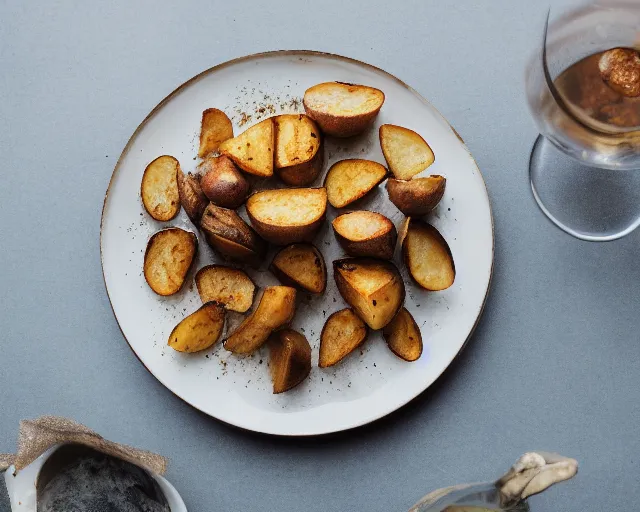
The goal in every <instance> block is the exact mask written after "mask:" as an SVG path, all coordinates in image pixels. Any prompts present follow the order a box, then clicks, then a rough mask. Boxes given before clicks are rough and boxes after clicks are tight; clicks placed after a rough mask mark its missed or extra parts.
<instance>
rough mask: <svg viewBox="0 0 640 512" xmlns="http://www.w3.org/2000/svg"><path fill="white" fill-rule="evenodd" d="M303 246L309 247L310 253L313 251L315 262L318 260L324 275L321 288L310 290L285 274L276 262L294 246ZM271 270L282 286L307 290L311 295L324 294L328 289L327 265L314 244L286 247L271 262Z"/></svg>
mask: <svg viewBox="0 0 640 512" xmlns="http://www.w3.org/2000/svg"><path fill="white" fill-rule="evenodd" d="M303 245H305V246H307V247H308V249H309V251H312V252H313V254H314V255H315V260H316V264H317V267H319V269H320V273H321V275H322V286H321V287H319V288H316V289H310V288H308V287H306V286H304V285H303V284H302V283H300V282H298V281H297V280H296V279H294V277H292V276H290V275H289V274H287V273H285V272H284V271H283V270H281V269H280V267H278V266H277V265H276V261H277V259H278V256H279V255H280V254H281V253H282V252H283V251H286V250H287V249H289V248H291V247H293V246H303ZM269 270H270V271H271V273H272V274H273V275H274V276H275V277H276V278H277V279H278V280H279V281H280V282H281V283H282V284H284V285H287V286H291V287H292V288H300V289H302V290H306V291H308V292H310V293H315V294H320V293H324V290H325V288H326V287H327V265H326V263H325V261H324V257H323V256H322V253H321V252H320V251H319V250H318V248H317V247H316V246H315V245H313V244H293V245H292V246H288V247H285V248H283V249H281V250H280V251H278V253H277V254H276V255H275V256H274V257H273V261H272V262H271V265H270V266H269Z"/></svg>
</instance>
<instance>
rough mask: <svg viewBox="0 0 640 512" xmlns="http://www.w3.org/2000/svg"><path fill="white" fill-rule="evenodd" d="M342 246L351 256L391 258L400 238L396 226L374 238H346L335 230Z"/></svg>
mask: <svg viewBox="0 0 640 512" xmlns="http://www.w3.org/2000/svg"><path fill="white" fill-rule="evenodd" d="M334 233H335V235H336V239H337V240H338V242H339V243H340V246H341V247H342V248H343V249H344V252H346V253H347V254H348V255H349V256H361V257H364V258H367V257H369V258H380V259H381V260H390V259H391V258H393V251H394V249H395V246H396V241H397V240H398V233H397V232H396V228H395V226H394V227H393V229H391V230H390V231H387V232H386V233H385V234H384V235H382V236H380V237H377V238H372V239H371V240H362V241H354V240H349V239H347V238H344V237H343V236H342V235H340V234H339V233H338V232H337V231H334Z"/></svg>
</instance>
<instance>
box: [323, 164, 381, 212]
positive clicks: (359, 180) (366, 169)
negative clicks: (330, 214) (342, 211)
mask: <svg viewBox="0 0 640 512" xmlns="http://www.w3.org/2000/svg"><path fill="white" fill-rule="evenodd" d="M387 174H388V172H387V169H386V167H385V166H384V165H380V164H379V163H378V162H373V161H371V160H359V159H348V160H340V161H339V162H336V163H335V164H333V165H332V166H331V169H329V172H328V173H327V177H326V178H325V179H324V186H325V187H326V189H327V197H328V199H329V202H330V203H331V206H333V207H334V208H343V207H345V206H347V205H348V204H351V203H353V202H354V201H357V200H358V199H360V198H362V197H364V196H365V195H367V194H368V193H369V192H371V191H372V190H373V189H374V188H376V187H377V186H378V185H379V184H380V183H382V181H383V180H384V179H385V178H386V177H387Z"/></svg>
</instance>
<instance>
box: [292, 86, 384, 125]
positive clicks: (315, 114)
mask: <svg viewBox="0 0 640 512" xmlns="http://www.w3.org/2000/svg"><path fill="white" fill-rule="evenodd" d="M336 83H338V84H343V85H346V86H351V87H366V88H368V89H373V87H368V86H363V85H357V84H350V83H347V82H336ZM318 85H322V84H318ZM314 87H317V86H314ZM308 91H309V90H307V92H308ZM307 92H305V95H304V97H303V99H302V104H303V105H304V109H305V112H306V113H307V115H308V116H309V117H310V118H311V119H313V120H314V121H315V122H316V123H318V126H320V129H321V130H322V132H323V133H325V134H326V135H331V136H333V137H353V136H354V135H358V134H360V133H362V132H364V131H365V130H366V129H367V128H369V127H370V126H371V125H372V124H373V122H374V121H375V119H376V117H377V116H378V112H380V109H381V108H382V105H383V103H384V93H382V91H380V92H381V93H382V98H383V99H382V103H381V104H380V106H379V107H378V108H377V109H375V110H373V111H370V112H367V113H362V114H358V115H352V116H338V115H335V114H330V113H327V112H322V111H319V110H317V109H314V108H313V107H312V106H311V105H310V104H309V102H308V101H307Z"/></svg>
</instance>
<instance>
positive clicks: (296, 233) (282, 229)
mask: <svg viewBox="0 0 640 512" xmlns="http://www.w3.org/2000/svg"><path fill="white" fill-rule="evenodd" d="M247 215H248V216H249V220H250V221H251V225H252V226H253V227H254V229H255V230H256V231H257V232H258V234H259V235H260V236H261V237H262V238H264V239H265V240H267V241H268V242H271V243H272V244H275V245H289V244H295V243H300V242H311V241H312V240H313V239H314V238H315V236H316V234H317V233H318V231H319V230H320V228H321V227H322V224H323V223H324V221H325V218H326V216H327V214H326V210H325V213H324V214H323V215H322V217H320V218H319V219H317V220H316V221H314V222H312V223H311V224H307V225H306V226H272V225H270V224H265V223H264V222H261V221H259V220H258V219H256V218H255V217H254V216H253V215H251V212H250V211H249V210H247Z"/></svg>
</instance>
